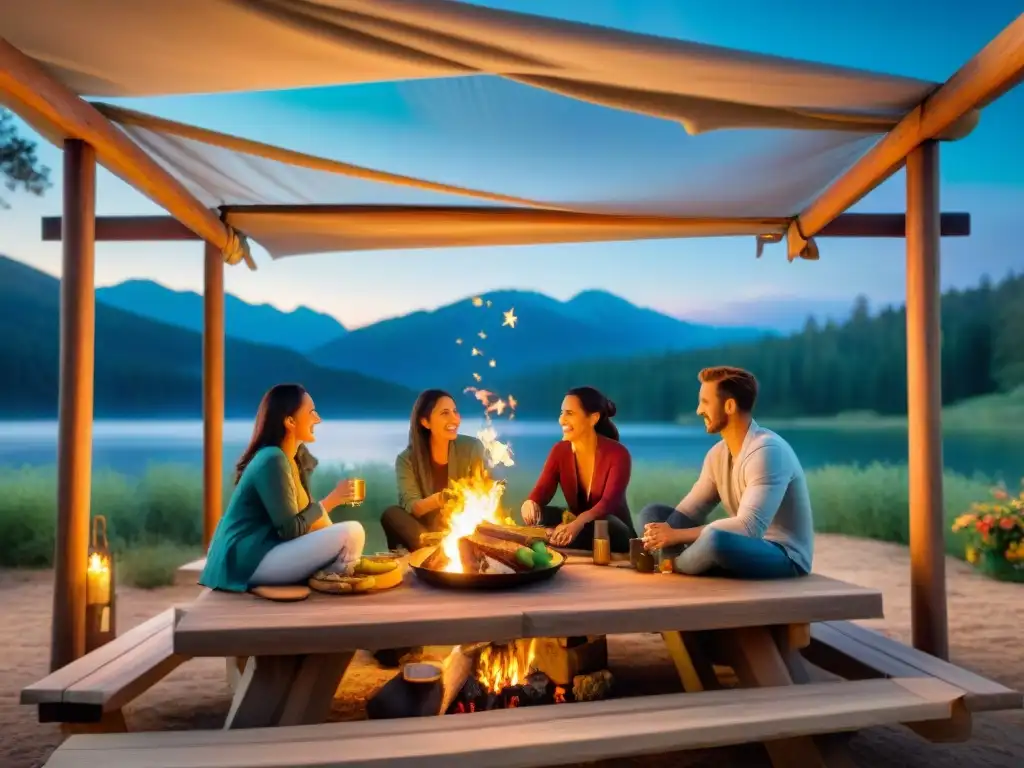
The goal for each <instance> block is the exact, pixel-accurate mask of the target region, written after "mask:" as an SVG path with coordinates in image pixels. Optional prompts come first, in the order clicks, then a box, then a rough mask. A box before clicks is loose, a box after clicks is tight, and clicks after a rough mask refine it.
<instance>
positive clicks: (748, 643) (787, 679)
mask: <svg viewBox="0 0 1024 768" xmlns="http://www.w3.org/2000/svg"><path fill="white" fill-rule="evenodd" d="M722 637H723V640H724V641H725V643H724V645H725V648H724V649H723V650H725V651H726V653H727V654H728V655H729V657H730V660H731V665H732V667H733V669H734V670H735V671H736V676H737V677H738V678H739V680H740V683H741V684H742V685H744V686H746V687H755V686H757V687H769V686H777V685H794V681H793V677H792V676H791V675H790V672H789V669H788V668H787V666H786V663H785V661H784V660H783V657H782V654H781V653H780V651H779V647H778V645H777V644H776V642H775V638H774V637H773V635H772V631H771V630H769V629H768V628H766V627H750V628H743V629H735V630H730V631H728V632H723V633H722ZM765 748H766V749H767V750H768V756H769V757H770V758H771V761H772V765H773V766H775V768H783V766H785V767H786V768H811V766H814V767H815V768H819V767H820V768H827V767H828V766H833V768H835V767H836V766H849V765H852V764H853V763H852V761H851V760H850V758H849V755H848V753H846V751H845V749H844V748H843V747H842V746H841V745H830V747H829V748H828V749H827V750H822V749H821V748H819V746H818V744H817V743H815V740H814V739H813V738H810V737H799V738H787V739H774V740H771V741H767V742H765ZM826 756H827V757H828V762H826Z"/></svg>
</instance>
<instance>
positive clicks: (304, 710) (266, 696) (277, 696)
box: [224, 653, 352, 730]
mask: <svg viewBox="0 0 1024 768" xmlns="http://www.w3.org/2000/svg"><path fill="white" fill-rule="evenodd" d="M351 660H352V654H351V653H334V654H310V655H308V656H257V657H253V658H250V659H249V660H248V661H247V662H246V665H245V671H244V672H243V673H242V677H241V680H240V681H239V683H238V688H237V689H236V691H235V697H234V699H233V700H232V702H231V711H230V712H229V713H228V717H227V720H226V721H225V723H224V728H225V729H228V730H230V729H236V728H267V727H271V726H278V725H315V724H318V723H323V722H324V721H326V720H327V715H328V714H329V713H330V711H331V702H332V701H333V700H334V694H335V692H336V691H337V690H338V684H339V683H340V682H341V678H342V676H343V675H344V674H345V670H346V669H348V665H349V662H350V661H351Z"/></svg>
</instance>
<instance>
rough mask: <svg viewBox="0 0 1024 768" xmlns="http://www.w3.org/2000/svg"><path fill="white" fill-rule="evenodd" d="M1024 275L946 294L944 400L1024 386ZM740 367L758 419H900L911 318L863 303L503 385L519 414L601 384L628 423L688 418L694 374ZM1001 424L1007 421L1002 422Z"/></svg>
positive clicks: (693, 398)
mask: <svg viewBox="0 0 1024 768" xmlns="http://www.w3.org/2000/svg"><path fill="white" fill-rule="evenodd" d="M1022 338H1024V275H1017V276H1009V277H1007V278H1005V279H1004V280H1003V281H1002V282H1000V283H999V284H998V285H995V286H993V285H991V284H990V283H989V282H987V281H983V282H982V283H981V285H980V286H979V287H977V288H973V289H971V290H966V291H949V292H947V293H946V294H945V295H944V296H943V298H942V396H943V403H944V404H946V405H949V404H953V403H958V402H962V401H964V400H967V399H969V398H975V397H978V396H982V395H989V394H992V393H995V392H997V391H998V392H1004V393H1005V392H1012V391H1013V390H1014V389H1016V388H1017V387H1020V386H1022V385H1024V345H1022V344H1021V343H1020V340H1021V339H1022ZM723 364H728V365H738V366H742V367H744V368H747V369H749V370H751V371H753V372H754V374H755V375H756V376H757V377H758V379H759V381H760V384H761V393H760V395H759V398H758V409H757V410H758V415H759V416H760V417H762V418H765V417H774V418H787V417H812V418H813V417H828V416H834V415H836V414H841V413H847V412H858V411H859V412H865V413H873V414H880V415H882V416H887V415H902V414H905V413H906V408H907V378H906V313H905V311H904V309H903V308H893V307H886V308H885V309H883V310H882V311H881V312H880V313H878V314H877V315H875V316H871V314H870V313H869V311H868V305H867V302H866V300H864V299H858V301H857V303H856V304H855V306H854V310H853V313H852V315H851V317H850V319H849V320H847V321H846V322H845V323H842V324H836V323H831V322H830V323H827V324H825V325H824V326H822V325H820V324H819V323H817V322H816V321H814V320H813V319H812V320H808V322H807V324H806V326H805V327H804V329H803V331H802V332H800V333H797V334H793V335H792V336H789V337H785V338H779V337H776V338H766V339H762V340H759V341H757V342H753V343H744V344H736V345H732V346H728V347H719V348H714V349H702V350H693V351H687V352H679V353H671V354H664V355H658V356H655V357H642V358H637V359H634V360H626V361H622V360H600V361H588V362H584V363H580V362H573V363H572V364H567V365H564V366H560V367H556V368H552V369H545V370H543V371H540V372H538V373H537V374H534V375H530V376H527V377H522V378H516V379H514V380H511V381H508V382H505V385H504V386H503V389H504V390H506V391H510V392H514V393H515V395H516V398H517V399H518V400H519V403H520V406H519V413H520V415H523V416H530V415H534V414H536V413H539V412H542V411H543V410H544V409H550V408H551V407H552V405H551V404H552V403H558V402H559V401H560V399H561V397H562V395H563V394H564V393H565V391H566V390H567V389H569V388H570V387H573V386H579V385H581V384H589V385H592V386H596V387H598V388H599V389H601V390H602V391H604V392H605V393H606V394H607V395H608V396H609V397H611V398H612V399H613V400H614V401H615V403H616V405H617V406H618V412H619V416H620V417H621V418H623V419H625V420H631V421H676V420H679V419H686V418H689V417H691V416H692V414H693V411H694V409H695V408H696V403H697V387H698V383H697V378H696V377H697V372H698V371H700V369H701V368H704V367H707V366H712V365H723ZM1004 423H1005V420H1004Z"/></svg>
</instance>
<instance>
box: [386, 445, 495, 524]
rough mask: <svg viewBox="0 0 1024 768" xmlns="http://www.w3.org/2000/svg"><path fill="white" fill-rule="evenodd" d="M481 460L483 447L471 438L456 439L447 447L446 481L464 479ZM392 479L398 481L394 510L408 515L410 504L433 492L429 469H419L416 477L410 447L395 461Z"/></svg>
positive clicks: (482, 458) (410, 511)
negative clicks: (396, 500) (399, 510)
mask: <svg viewBox="0 0 1024 768" xmlns="http://www.w3.org/2000/svg"><path fill="white" fill-rule="evenodd" d="M483 460H484V444H483V443H481V442H480V441H479V440H477V439H476V438H475V437H470V436H469V435H458V436H457V437H456V438H455V439H454V440H452V442H451V443H449V444H448V481H449V482H451V481H452V480H461V479H463V478H465V477H468V476H469V475H470V474H471V473H472V471H473V467H474V466H476V465H480V464H483ZM420 476H422V477H424V478H425V480H424V482H423V484H421V483H420V481H419V479H418V477H420ZM395 479H396V480H397V481H398V506H400V507H402V509H404V510H405V511H406V512H408V513H409V514H410V515H411V514H412V505H413V504H415V503H416V502H417V501H419V500H420V499H425V498H426V497H427V496H430V495H431V494H432V493H433V492H434V490H433V488H432V487H431V486H430V483H431V474H430V468H429V467H421V468H420V472H419V474H417V472H416V468H415V467H414V466H413V458H412V447H409V448H406V449H405V450H404V451H402V452H401V453H400V454H398V458H397V459H395Z"/></svg>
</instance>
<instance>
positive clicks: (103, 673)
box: [64, 624, 186, 710]
mask: <svg viewBox="0 0 1024 768" xmlns="http://www.w3.org/2000/svg"><path fill="white" fill-rule="evenodd" d="M173 647H174V627H172V626H170V625H169V624H168V626H166V627H164V628H163V629H161V630H160V631H159V632H157V633H156V634H154V635H150V636H149V637H147V638H146V639H145V640H143V641H142V642H141V643H139V644H138V645H136V646H135V647H134V648H131V649H129V650H128V651H127V652H126V653H125V654H124V655H122V656H120V657H118V658H117V659H116V660H114V661H111V662H110V663H108V664H104V665H103V666H102V667H100V668H99V669H97V670H96V671H95V672H93V673H92V674H91V675H89V676H88V677H84V678H82V679H81V680H79V681H78V682H77V683H75V684H74V685H72V686H69V687H68V688H67V690H65V692H64V702H65V703H73V704H93V705H97V706H102V707H103V708H104V709H106V710H110V709H119V708H120V707H122V706H124V705H125V704H127V703H128V702H129V701H131V700H132V699H134V698H135V697H136V696H138V695H139V694H141V693H143V692H145V691H147V690H148V689H149V688H151V687H152V686H153V685H155V684H156V683H157V682H159V681H160V680H162V679H163V678H164V677H166V676H167V675H168V674H169V673H170V672H171V671H173V670H174V669H175V668H177V667H178V666H179V665H180V664H182V663H183V662H184V661H186V657H184V656H179V655H176V654H175V653H174V652H173Z"/></svg>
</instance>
